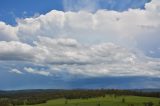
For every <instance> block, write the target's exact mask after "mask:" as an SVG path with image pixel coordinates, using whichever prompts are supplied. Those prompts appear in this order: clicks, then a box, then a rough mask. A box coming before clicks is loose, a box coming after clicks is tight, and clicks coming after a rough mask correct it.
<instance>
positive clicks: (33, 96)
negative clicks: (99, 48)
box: [0, 89, 160, 106]
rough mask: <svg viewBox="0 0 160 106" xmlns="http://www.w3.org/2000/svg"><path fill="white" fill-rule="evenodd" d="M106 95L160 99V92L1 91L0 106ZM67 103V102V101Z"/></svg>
mask: <svg viewBox="0 0 160 106" xmlns="http://www.w3.org/2000/svg"><path fill="white" fill-rule="evenodd" d="M106 95H114V96H115V97H116V96H121V95H133V96H145V97H157V98H160V92H141V91H133V90H117V89H94V90H91V89H88V90H87V89H76V90H52V89H48V90H20V91H0V106H18V105H24V104H26V105H33V104H41V103H46V102H47V101H48V100H51V99H58V98H65V99H66V100H69V99H88V98H96V97H105V96H106ZM66 102H67V101H66Z"/></svg>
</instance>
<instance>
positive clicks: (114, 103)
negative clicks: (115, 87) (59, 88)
mask: <svg viewBox="0 0 160 106" xmlns="http://www.w3.org/2000/svg"><path fill="white" fill-rule="evenodd" d="M25 106H28V105H25ZM30 106H160V99H158V98H153V97H138V96H118V97H115V96H111V95H107V96H105V97H97V98H90V99H70V100H67V99H56V100H49V101H48V102H47V103H44V104H38V105H30Z"/></svg>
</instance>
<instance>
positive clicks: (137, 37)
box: [0, 0, 160, 89]
mask: <svg viewBox="0 0 160 106" xmlns="http://www.w3.org/2000/svg"><path fill="white" fill-rule="evenodd" d="M159 7H160V1H159V0H152V1H151V0H46V1H45V2H44V1H42V0H34V1H33V0H23V1H22V0H12V1H11V0H1V1H0V89H36V88H37V89H40V88H56V89H57V88H61V89H62V88H67V89H71V88H121V89H131V88H132V89H133V88H134V89H135V88H159V87H160V84H159V81H160V46H159V45H160V42H159V40H160V36H159V33H160V31H159V28H160V20H159V19H160V14H159V10H160V8H159Z"/></svg>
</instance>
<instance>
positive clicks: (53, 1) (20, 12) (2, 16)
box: [0, 0, 150, 25]
mask: <svg viewBox="0 0 160 106" xmlns="http://www.w3.org/2000/svg"><path fill="white" fill-rule="evenodd" d="M64 1H65V0H46V1H45V2H44V1H40V0H36V1H33V0H23V1H21V0H12V1H10V0H2V1H1V3H0V20H1V21H4V22H6V23H8V24H12V25H16V18H26V17H32V16H34V15H35V14H46V13H47V12H49V11H51V10H60V11H70V10H71V11H78V10H80V8H79V9H76V8H73V7H77V6H78V5H79V4H80V3H81V4H85V3H83V2H84V1H86V0H76V1H75V0H66V1H67V3H66V4H64ZM87 1H88V2H95V1H96V2H98V3H97V5H99V7H98V8H97V9H96V10H98V9H108V10H116V11H125V10H128V9H129V8H141V9H144V4H145V3H146V2H149V1H150V0H140V1H139V0H125V2H124V1H121V0H94V1H92V0H87ZM111 1H112V2H111ZM69 3H72V4H71V5H70V4H69ZM35 5H36V6H35ZM87 5H89V4H87ZM65 7H68V8H65ZM80 7H81V6H80ZM83 7H87V6H86V4H85V5H82V7H81V8H83Z"/></svg>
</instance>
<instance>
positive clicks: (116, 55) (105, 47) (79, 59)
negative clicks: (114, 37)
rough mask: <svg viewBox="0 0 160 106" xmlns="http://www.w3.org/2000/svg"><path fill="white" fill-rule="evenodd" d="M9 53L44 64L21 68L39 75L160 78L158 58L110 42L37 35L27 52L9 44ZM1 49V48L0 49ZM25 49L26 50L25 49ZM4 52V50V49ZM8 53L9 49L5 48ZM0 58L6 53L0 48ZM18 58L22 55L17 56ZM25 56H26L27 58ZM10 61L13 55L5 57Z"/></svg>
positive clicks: (23, 59)
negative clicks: (38, 67) (85, 42)
mask: <svg viewBox="0 0 160 106" xmlns="http://www.w3.org/2000/svg"><path fill="white" fill-rule="evenodd" d="M7 45H10V46H11V47H8V48H12V50H11V52H10V53H9V56H10V55H11V56H14V60H19V61H28V62H31V63H36V64H39V65H40V64H41V65H45V66H47V68H46V69H45V70H44V69H43V68H42V69H41V68H40V69H41V70H39V71H38V70H37V69H36V68H35V67H34V65H33V67H24V70H25V71H26V72H28V73H32V74H39V75H45V76H49V75H57V74H61V73H68V74H70V75H83V76H92V77H96V76H154V77H159V75H160V72H159V69H160V60H159V59H154V58H150V57H146V56H145V55H143V53H140V52H139V51H133V50H130V49H127V48H124V47H122V46H118V45H116V44H113V43H101V44H95V45H84V44H81V43H79V42H78V41H76V40H75V39H71V38H58V39H52V38H46V37H40V38H39V40H38V41H37V42H35V45H33V46H31V45H26V44H21V46H22V47H23V45H25V46H24V47H23V48H26V47H29V49H28V50H27V51H25V52H24V51H23V49H22V50H21V49H20V50H19V52H17V49H18V48H20V47H21V46H15V47H12V46H13V45H12V42H11V43H10V42H8V44H7ZM2 50H3V49H2ZM25 50H26V49H25ZM4 51H5V49H4ZM7 52H9V51H7ZM0 55H1V60H2V59H4V58H5V57H7V55H8V54H6V52H5V53H3V51H1V53H0ZM20 57H21V58H20ZM26 57H28V58H27V59H26ZM16 58H17V59H16ZM7 59H8V61H9V59H10V60H12V58H7Z"/></svg>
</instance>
